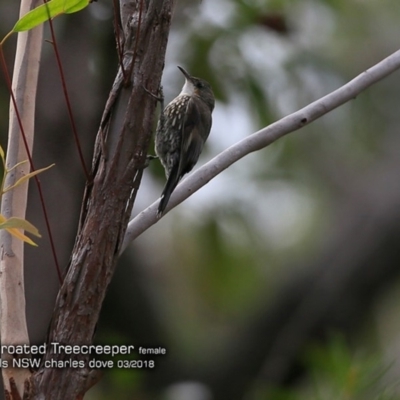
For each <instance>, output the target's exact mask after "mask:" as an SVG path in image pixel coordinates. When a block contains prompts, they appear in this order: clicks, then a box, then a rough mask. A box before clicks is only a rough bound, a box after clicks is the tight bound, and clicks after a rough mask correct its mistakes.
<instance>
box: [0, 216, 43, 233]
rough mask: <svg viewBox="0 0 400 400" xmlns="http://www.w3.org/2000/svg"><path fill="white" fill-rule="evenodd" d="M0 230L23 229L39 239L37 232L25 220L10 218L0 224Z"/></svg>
mask: <svg viewBox="0 0 400 400" xmlns="http://www.w3.org/2000/svg"><path fill="white" fill-rule="evenodd" d="M0 229H23V230H24V231H26V232H29V233H31V234H32V235H34V236H37V237H41V235H40V233H39V231H38V230H37V228H36V227H35V226H33V225H32V224H31V223H30V222H28V221H27V220H26V219H22V218H17V217H11V218H9V219H8V220H6V221H4V222H2V223H0Z"/></svg>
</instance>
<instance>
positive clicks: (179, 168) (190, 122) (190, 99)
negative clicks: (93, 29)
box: [155, 66, 215, 217]
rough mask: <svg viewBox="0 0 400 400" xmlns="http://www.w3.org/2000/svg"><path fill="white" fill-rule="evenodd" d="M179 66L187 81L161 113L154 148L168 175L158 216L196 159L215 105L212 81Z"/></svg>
mask: <svg viewBox="0 0 400 400" xmlns="http://www.w3.org/2000/svg"><path fill="white" fill-rule="evenodd" d="M178 68H179V69H180V70H181V72H182V73H183V75H184V76H185V84H184V85H183V88H182V91H181V92H180V93H179V95H178V96H177V97H175V99H174V100H172V101H171V102H170V103H169V104H168V105H167V106H166V107H165V109H164V111H163V112H162V113H161V116H160V119H159V121H158V125H157V130H156V137H155V151H156V154H157V155H158V157H159V158H160V161H161V164H162V165H163V167H164V169H165V176H166V177H167V183H166V184H165V187H164V190H163V192H162V194H161V200H160V204H159V206H158V211H157V217H161V216H162V214H163V212H164V210H165V207H166V206H167V204H168V201H169V198H170V197H171V194H172V192H173V191H174V189H175V188H176V186H177V184H178V183H179V181H180V180H181V179H182V177H183V176H184V175H185V174H187V173H188V172H190V171H191V170H192V168H193V167H194V166H195V164H196V163H197V160H198V159H199V156H200V153H201V152H202V150H203V146H204V143H205V141H206V140H207V137H208V135H209V133H210V130H211V124H212V117H211V113H212V111H213V109H214V105H215V99H214V93H213V91H212V89H211V86H210V84H209V83H208V82H206V81H205V80H203V79H200V78H195V77H193V76H191V75H189V74H188V73H187V72H186V71H185V70H184V69H183V68H182V67H179V66H178Z"/></svg>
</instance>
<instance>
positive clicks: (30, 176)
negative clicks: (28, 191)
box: [4, 164, 55, 193]
mask: <svg viewBox="0 0 400 400" xmlns="http://www.w3.org/2000/svg"><path fill="white" fill-rule="evenodd" d="M54 165H55V164H51V165H49V166H48V167H45V168H40V169H37V170H36V171H33V172H30V173H29V174H26V175H24V176H23V177H22V178H19V179H18V180H17V182H15V183H14V185H11V186H9V187H7V188H5V189H4V193H5V192H8V191H9V190H11V189H14V188H15V187H16V186H18V185H21V183H24V182H25V181H27V180H28V179H30V178H32V177H33V176H35V175H37V174H40V173H41V172H43V171H46V170H47V169H49V168H51V167H53V166H54Z"/></svg>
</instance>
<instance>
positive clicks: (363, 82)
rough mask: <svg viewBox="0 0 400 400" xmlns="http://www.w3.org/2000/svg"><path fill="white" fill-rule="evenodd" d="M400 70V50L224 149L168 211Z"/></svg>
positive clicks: (152, 217)
mask: <svg viewBox="0 0 400 400" xmlns="http://www.w3.org/2000/svg"><path fill="white" fill-rule="evenodd" d="M399 68H400V50H398V51H396V52H395V53H393V54H392V55H390V56H389V57H387V58H385V59H384V60H382V61H381V62H379V63H378V64H376V65H374V66H373V67H371V68H369V69H368V70H366V71H364V72H363V73H361V74H360V75H358V76H357V77H356V78H354V79H353V80H351V81H350V82H348V83H347V84H345V85H344V86H342V87H341V88H339V89H337V90H335V91H334V92H332V93H330V94H328V95H326V96H324V97H322V98H320V99H319V100H317V101H315V102H313V103H311V104H310V105H308V106H306V107H304V108H302V109H301V110H299V111H296V112H295V113H293V114H290V115H288V116H286V117H284V118H282V119H280V120H279V121H277V122H275V123H273V124H271V125H269V126H267V127H265V128H263V129H261V130H259V131H258V132H255V133H253V134H252V135H250V136H248V137H246V138H245V139H243V140H241V141H240V142H238V143H236V144H234V145H233V146H231V147H229V148H228V149H226V150H224V151H223V152H222V153H221V154H219V155H217V156H216V157H214V158H213V159H212V160H211V161H209V162H208V163H207V164H205V165H204V166H203V167H201V168H199V169H198V170H196V171H195V172H193V173H192V174H191V175H190V176H188V177H187V178H186V179H184V180H183V181H182V183H181V184H180V185H179V186H178V187H177V189H176V190H175V192H174V193H173V195H172V196H171V199H170V201H169V204H168V207H167V212H168V211H169V210H171V209H172V208H174V207H176V206H177V205H178V204H180V203H182V202H183V201H184V200H186V199H187V198H188V197H189V196H191V195H192V194H193V193H195V192H197V191H198V190H199V189H200V188H201V187H203V186H204V185H206V184H207V183H208V182H209V181H210V180H211V179H213V178H215V177H216V176H217V175H218V174H220V173H221V172H222V171H224V170H225V169H226V168H228V167H229V166H231V165H232V164H234V163H235V162H237V161H239V160H240V159H241V158H243V157H244V156H246V155H248V154H250V153H252V152H254V151H257V150H261V149H263V148H265V147H267V146H269V145H270V144H271V143H273V142H275V141H276V140H278V139H279V138H281V137H283V136H285V135H287V134H288V133H290V132H294V131H296V130H298V129H300V128H302V127H303V126H305V125H307V124H309V123H311V122H313V121H315V120H316V119H318V118H320V117H322V116H323V115H325V114H327V113H328V112H330V111H332V110H334V109H335V108H337V107H339V106H341V105H343V104H345V103H347V102H348V101H350V100H353V99H354V98H355V97H356V96H357V95H359V94H360V93H361V92H363V91H364V90H366V89H367V88H369V87H370V86H372V85H373V84H374V83H376V82H378V81H380V80H382V79H384V78H385V77H386V76H388V75H390V74H392V73H393V72H395V71H396V70H398V69H399ZM157 206H158V201H156V202H154V203H153V204H152V205H150V206H149V207H147V208H146V209H145V210H143V211H142V212H140V213H139V214H138V215H137V216H136V217H134V218H133V219H132V220H131V221H130V222H129V225H128V229H127V231H126V234H125V238H124V242H123V245H122V247H121V252H123V251H124V250H125V249H126V247H127V246H128V244H129V243H131V242H132V241H133V240H134V239H136V238H137V237H138V236H140V235H141V234H142V233H143V232H144V231H146V230H147V229H148V228H150V227H151V226H152V225H154V224H155V223H156V222H157V218H156V210H157Z"/></svg>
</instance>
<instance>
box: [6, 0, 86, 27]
mask: <svg viewBox="0 0 400 400" xmlns="http://www.w3.org/2000/svg"><path fill="white" fill-rule="evenodd" d="M88 4H89V0H50V1H48V2H47V3H44V4H42V5H40V6H39V7H36V8H35V9H33V10H31V11H29V12H28V13H26V14H25V15H24V16H23V17H22V18H20V19H19V20H18V21H17V23H16V24H15V25H14V28H13V32H22V31H27V30H29V29H32V28H35V27H36V26H38V25H40V24H41V23H43V22H45V21H48V20H49V19H50V18H55V17H57V16H58V15H60V14H72V13H74V12H77V11H80V10H82V9H84V8H85V7H87V5H88Z"/></svg>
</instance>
